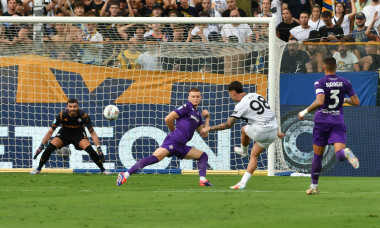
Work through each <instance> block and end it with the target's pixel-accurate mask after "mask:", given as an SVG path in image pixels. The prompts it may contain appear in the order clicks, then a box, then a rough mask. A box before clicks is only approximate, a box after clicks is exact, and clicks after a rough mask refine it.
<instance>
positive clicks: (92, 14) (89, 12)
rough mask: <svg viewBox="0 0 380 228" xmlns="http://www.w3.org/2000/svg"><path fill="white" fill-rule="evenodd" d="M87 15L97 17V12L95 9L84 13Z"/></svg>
mask: <svg viewBox="0 0 380 228" xmlns="http://www.w3.org/2000/svg"><path fill="white" fill-rule="evenodd" d="M84 16H86V17H96V13H95V12H94V11H88V12H87V13H85V14H84Z"/></svg>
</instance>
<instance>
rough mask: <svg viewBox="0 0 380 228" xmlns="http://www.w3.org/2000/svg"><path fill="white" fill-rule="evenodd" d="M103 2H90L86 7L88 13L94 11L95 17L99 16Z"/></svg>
mask: <svg viewBox="0 0 380 228" xmlns="http://www.w3.org/2000/svg"><path fill="white" fill-rule="evenodd" d="M104 4H105V2H104V1H103V0H92V1H91V3H90V5H88V9H89V10H90V11H94V12H95V13H96V15H97V16H100V11H101V10H102V8H103V6H104Z"/></svg>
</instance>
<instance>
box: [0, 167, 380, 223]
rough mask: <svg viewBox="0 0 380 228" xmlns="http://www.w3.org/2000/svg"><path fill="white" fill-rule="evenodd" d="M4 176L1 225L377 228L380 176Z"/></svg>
mask: <svg viewBox="0 0 380 228" xmlns="http://www.w3.org/2000/svg"><path fill="white" fill-rule="evenodd" d="M116 178H117V175H116V174H115V175H111V176H103V175H100V174H50V173H49V174H43V173H42V174H40V175H36V176H31V175H29V174H25V173H0V227H1V228H12V227H17V228H19V227H21V228H24V227H25V228H33V227H38V228H42V227H49V228H50V227H53V228H60V227H91V228H92V227H94V228H98V227H109V228H116V227H137V228H144V227H148V228H152V227H163V228H170V227H174V228H180V227H189V228H190V227H191V228H198V227H217V228H222V227H260V228H261V227H380V178H377V177H372V178H369V177H353V178H349V177H321V178H320V183H319V186H320V191H321V193H320V194H319V195H314V196H308V195H306V193H305V190H306V189H307V187H308V186H309V183H310V178H306V177H263V176H253V177H252V178H251V180H250V182H249V183H248V185H247V189H246V190H240V191H236V190H230V189H229V186H230V185H233V184H235V183H237V182H238V181H239V180H240V178H241V176H220V175H209V176H208V178H209V179H210V182H211V183H213V184H214V185H215V186H214V187H199V186H198V177H197V176H195V175H152V174H145V175H144V174H137V175H133V176H132V177H131V178H130V180H129V181H128V182H127V183H126V184H124V185H123V186H119V187H117V186H115V180H116Z"/></svg>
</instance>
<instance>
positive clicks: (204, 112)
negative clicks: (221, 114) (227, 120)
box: [202, 109, 210, 118]
mask: <svg viewBox="0 0 380 228" xmlns="http://www.w3.org/2000/svg"><path fill="white" fill-rule="evenodd" d="M202 116H203V117H204V118H209V117H210V113H209V112H208V110H207V109H205V110H202Z"/></svg>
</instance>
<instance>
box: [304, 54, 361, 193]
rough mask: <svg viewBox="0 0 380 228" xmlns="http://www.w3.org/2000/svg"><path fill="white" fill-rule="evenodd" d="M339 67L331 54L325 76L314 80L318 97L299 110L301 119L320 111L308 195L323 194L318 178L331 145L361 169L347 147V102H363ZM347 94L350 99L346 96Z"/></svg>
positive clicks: (316, 126) (325, 64)
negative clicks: (342, 75)
mask: <svg viewBox="0 0 380 228" xmlns="http://www.w3.org/2000/svg"><path fill="white" fill-rule="evenodd" d="M336 67H337V65H336V60H335V59H334V58H333V57H331V56H328V57H326V58H325V59H324V60H323V69H324V73H325V76H324V77H323V78H321V79H319V80H318V81H316V82H315V83H314V89H315V92H316V99H315V101H314V102H313V103H312V104H311V105H310V106H309V107H307V108H306V109H305V110H303V111H301V112H299V113H298V118H299V119H300V120H303V119H304V117H305V116H306V114H307V113H309V112H313V111H314V110H317V111H316V113H315V116H314V123H315V124H314V129H313V150H314V158H313V161H312V164H311V185H310V188H309V189H308V190H307V191H306V194H308V195H316V194H318V193H319V189H318V180H319V175H320V173H321V171H322V157H323V154H324V152H325V147H326V146H327V145H328V144H334V149H335V155H336V158H337V159H338V160H339V161H344V160H346V159H347V160H348V162H349V163H351V165H352V166H353V167H354V168H355V169H357V168H359V160H358V159H357V158H356V156H355V155H354V154H353V153H352V151H351V150H350V149H349V148H347V147H346V126H345V124H344V116H343V103H348V104H351V105H359V103H360V102H359V99H358V97H357V95H356V94H355V91H354V89H353V88H352V85H351V82H350V81H348V80H347V79H345V78H342V77H339V76H336V75H335V69H336ZM346 94H347V95H348V96H349V97H350V98H345V96H346Z"/></svg>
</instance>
